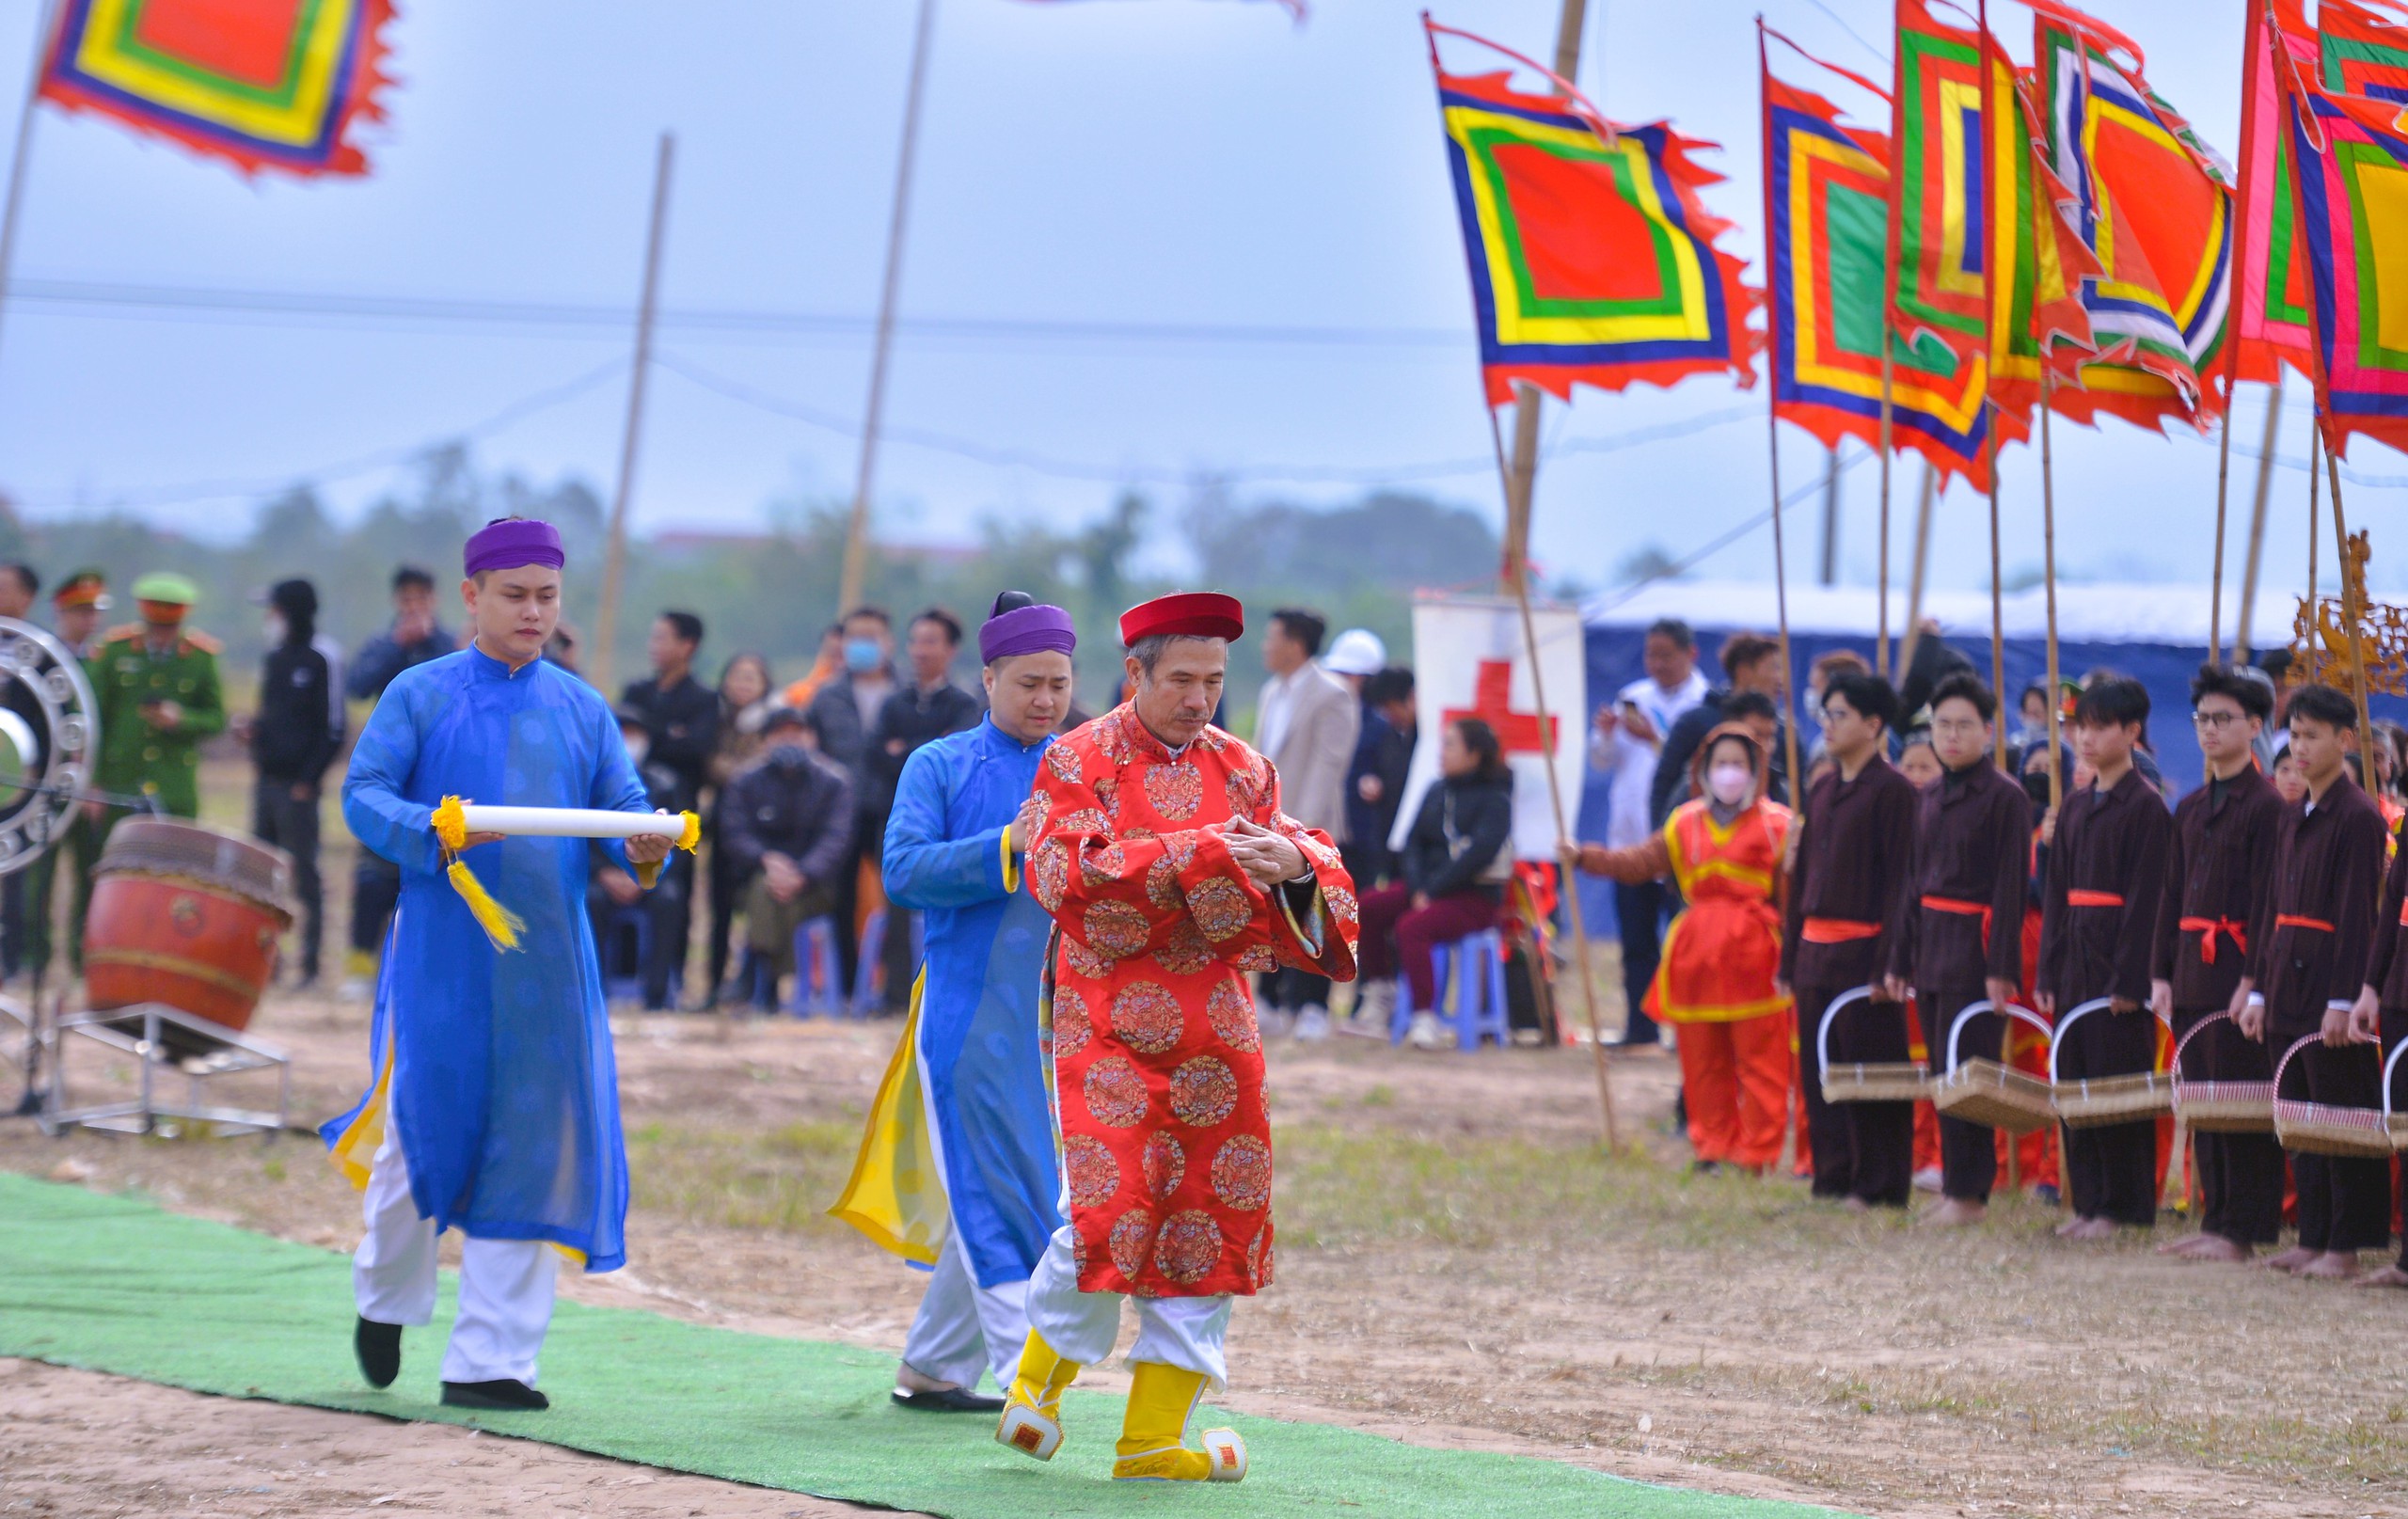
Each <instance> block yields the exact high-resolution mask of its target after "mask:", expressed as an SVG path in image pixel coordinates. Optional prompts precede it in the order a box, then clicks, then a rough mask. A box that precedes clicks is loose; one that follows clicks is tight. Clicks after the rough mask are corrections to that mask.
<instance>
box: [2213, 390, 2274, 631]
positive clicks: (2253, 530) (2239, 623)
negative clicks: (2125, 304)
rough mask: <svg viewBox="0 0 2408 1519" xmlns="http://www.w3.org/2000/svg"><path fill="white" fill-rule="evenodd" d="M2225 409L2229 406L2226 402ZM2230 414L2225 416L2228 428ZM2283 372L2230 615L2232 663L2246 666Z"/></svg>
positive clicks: (2270, 402)
mask: <svg viewBox="0 0 2408 1519" xmlns="http://www.w3.org/2000/svg"><path fill="white" fill-rule="evenodd" d="M2230 405H2231V403H2230V402H2226V407H2227V408H2229V407H2230ZM2231 415H2232V414H2231V412H2230V410H2229V409H2227V410H2226V413H2225V417H2226V423H2227V425H2229V423H2230V419H2231ZM2282 423H2283V371H2282V368H2281V367H2280V366H2277V367H2276V368H2275V370H2274V386H2273V390H2272V391H2270V392H2269V393H2268V395H2267V398H2266V436H2265V442H2264V444H2263V446H2262V447H2260V448H2259V450H2258V452H2257V497H2256V498H2255V499H2253V500H2252V501H2251V503H2250V507H2249V554H2248V557H2247V558H2245V559H2243V560H2242V562H2241V606H2240V609H2238V610H2237V611H2236V612H2235V614H2234V616H2233V628H2232V662H2233V663H2234V664H2236V665H2239V664H2243V663H2246V662H2247V661H2248V659H2249V657H2250V656H2251V655H2252V654H2254V653H2255V652H2256V651H2255V650H2254V649H2252V648H2251V647H2250V642H2249V635H2250V622H2251V617H2252V613H2253V612H2254V611H2255V610H2256V609H2257V566H2258V562H2259V561H2260V560H2262V559H2263V558H2264V557H2265V552H2266V504H2267V500H2268V498H2269V497H2270V496H2271V495H2272V493H2273V487H2274V447H2275V445H2276V444H2277V443H2279V442H2280V441H2281V439H2282Z"/></svg>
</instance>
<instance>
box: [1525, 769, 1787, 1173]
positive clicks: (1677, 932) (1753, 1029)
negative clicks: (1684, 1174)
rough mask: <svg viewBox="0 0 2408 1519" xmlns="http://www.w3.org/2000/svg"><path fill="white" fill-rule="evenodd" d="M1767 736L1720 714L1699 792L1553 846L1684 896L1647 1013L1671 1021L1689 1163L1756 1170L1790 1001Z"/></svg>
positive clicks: (1777, 1139) (1782, 1061)
mask: <svg viewBox="0 0 2408 1519" xmlns="http://www.w3.org/2000/svg"><path fill="white" fill-rule="evenodd" d="M1765 773H1766V741H1765V739H1763V738H1762V737H1760V736H1758V734H1757V732H1756V731H1755V730H1754V729H1752V728H1750V727H1748V726H1747V725H1745V724H1743V723H1736V722H1726V723H1723V724H1722V725H1721V726H1719V727H1718V728H1716V729H1714V730H1713V731H1712V732H1711V733H1709V734H1707V735H1706V736H1705V741H1704V742H1703V743H1702V744H1700V745H1699V746H1698V748H1697V757H1696V759H1695V761H1694V762H1693V774H1694V776H1695V783H1696V784H1697V786H1698V788H1699V789H1700V790H1701V791H1702V792H1703V795H1702V796H1700V797H1697V798H1696V799H1692V800H1689V801H1685V802H1683V803H1682V804H1681V805H1680V806H1678V807H1676V808H1674V809H1673V810H1672V815H1671V817H1670V818H1669V819H1667V820H1666V822H1665V824H1664V828H1663V831H1661V832H1659V833H1657V834H1656V835H1655V836H1654V837H1653V838H1650V839H1649V840H1648V841H1647V842H1646V843H1644V844H1640V845H1633V846H1631V847H1626V848H1620V849H1615V848H1608V847H1606V846H1604V845H1601V844H1586V845H1573V844H1570V843H1567V844H1565V845H1564V847H1563V859H1564V862H1565V863H1566V864H1567V865H1573V866H1576V867H1577V868H1579V869H1581V870H1585V871H1587V872H1588V873H1589V874H1591V875H1592V876H1607V877H1610V878H1613V879H1615V880H1618V881H1632V880H1655V879H1657V878H1660V877H1663V876H1666V875H1670V876H1671V878H1673V880H1674V881H1676V882H1677V883H1678V884H1679V886H1680V889H1681V896H1682V898H1683V900H1685V901H1687V903H1688V907H1687V909H1686V910H1684V911H1683V912H1682V913H1681V915H1680V916H1679V917H1677V918H1675V919H1673V920H1672V929H1671V934H1670V935H1668V936H1667V938H1666V939H1665V942H1664V951H1663V958H1662V960H1661V962H1660V963H1659V964H1658V965H1657V966H1656V980H1655V984H1654V985H1652V986H1650V987H1649V988H1648V989H1647V1012H1648V1015H1649V1016H1650V1017H1652V1018H1654V1019H1656V1021H1659V1022H1670V1023H1675V1024H1678V1025H1680V1039H1679V1046H1680V1056H1681V1085H1682V1090H1683V1092H1684V1094H1685V1096H1686V1100H1687V1107H1688V1118H1689V1147H1690V1149H1691V1150H1692V1151H1693V1152H1694V1153H1695V1155H1696V1163H1697V1167H1698V1169H1700V1170H1704V1171H1711V1170H1717V1169H1719V1168H1720V1167H1721V1166H1724V1165H1730V1166H1734V1167H1736V1168H1737V1169H1740V1170H1743V1171H1747V1172H1749V1173H1751V1174H1757V1175H1760V1174H1762V1173H1763V1172H1764V1171H1765V1170H1766V1168H1767V1167H1769V1166H1771V1165H1773V1164H1774V1163H1776V1162H1778V1161H1779V1160H1780V1159H1781V1146H1782V1139H1783V1138H1784V1137H1785V1136H1786V1135H1787V1133H1788V1127H1789V1100H1790V1080H1791V1072H1792V1062H1791V1058H1790V1048H1789V1046H1790V1038H1791V1032H1792V1027H1793V1023H1794V1020H1793V1019H1792V1017H1791V1009H1792V1005H1791V1001H1790V999H1789V997H1787V996H1786V995H1784V994H1783V992H1782V989H1781V988H1780V986H1779V985H1778V984H1777V976H1778V974H1779V972H1780V969H1781V907H1780V899H1781V895H1782V877H1781V861H1782V850H1783V848H1784V847H1786V845H1787V843H1788V839H1789V825H1790V812H1789V809H1788V808H1786V807H1784V806H1782V805H1781V804H1780V803H1779V802H1776V801H1770V800H1767V799H1765V798H1764V796H1763V788H1764V777H1765Z"/></svg>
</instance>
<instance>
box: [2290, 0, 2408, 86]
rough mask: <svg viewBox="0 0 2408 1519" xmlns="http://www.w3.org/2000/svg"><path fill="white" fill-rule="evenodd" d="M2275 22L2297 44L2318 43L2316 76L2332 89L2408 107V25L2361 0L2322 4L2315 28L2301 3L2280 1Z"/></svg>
mask: <svg viewBox="0 0 2408 1519" xmlns="http://www.w3.org/2000/svg"><path fill="white" fill-rule="evenodd" d="M2252 8H2253V9H2254V8H2255V6H2253V7H2252ZM2274 18H2275V24H2277V25H2279V26H2280V27H2281V28H2282V29H2283V31H2284V32H2286V33H2287V34H2289V36H2290V37H2291V38H2293V39H2308V40H2313V43H2314V54H2315V56H2316V59H2317V70H2316V75H2317V78H2318V79H2319V80H2320V81H2321V82H2322V84H2323V86H2324V87H2325V88H2326V89H2329V90H2331V91H2333V92H2334V93H2335V94H2337V95H2364V96H2366V97H2367V98H2368V99H2369V100H2378V101H2389V102H2391V103H2393V104H2395V105H2408V21H2403V20H2401V19H2400V18H2399V17H2397V16H2386V15H2384V14H2383V13H2382V12H2381V11H2376V10H2369V9H2368V8H2366V7H2365V6H2362V5H2359V4H2357V3H2356V0H2322V3H2321V4H2320V5H2319V6H2318V7H2317V8H2316V25H2315V26H2314V27H2313V28H2311V27H2309V25H2308V24H2307V20H2306V17H2305V15H2303V14H2302V13H2301V8H2300V4H2299V0H2276V3H2275V6H2274Z"/></svg>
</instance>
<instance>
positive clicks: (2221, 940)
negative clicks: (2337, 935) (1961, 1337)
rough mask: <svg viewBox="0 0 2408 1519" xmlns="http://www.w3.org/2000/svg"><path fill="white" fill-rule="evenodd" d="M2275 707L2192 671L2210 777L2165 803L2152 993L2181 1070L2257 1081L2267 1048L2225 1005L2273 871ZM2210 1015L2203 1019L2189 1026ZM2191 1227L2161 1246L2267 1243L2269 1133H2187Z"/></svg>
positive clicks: (2203, 1255) (2269, 697)
mask: <svg viewBox="0 0 2408 1519" xmlns="http://www.w3.org/2000/svg"><path fill="white" fill-rule="evenodd" d="M2273 708H2274V692H2273V688H2272V687H2270V686H2269V685H2267V683H2266V682H2264V681H2263V680H2257V679H2252V678H2251V677H2250V676H2248V675H2243V674H2239V673H2236V672H2233V671H2232V670H2230V669H2228V668H2226V667H2225V666H2222V665H2202V666H2200V667H2199V673H2198V674H2197V676H2195V677H2194V679H2193V680H2192V682H2191V720H2192V723H2193V726H2194V727H2195V728H2196V729H2197V731H2198V735H2199V749H2200V751H2201V752H2202V753H2203V754H2204V755H2205V757H2206V760H2207V767H2208V779H2207V783H2206V784H2205V785H2202V786H2201V787H2199V789H2197V790H2196V791H2194V792H2192V793H2191V794H2190V795H2189V796H2187V797H2185V798H2183V799H2182V801H2181V804H2180V805H2179V806H2178V807H2176V808H2175V809H2174V844H2173V847H2172V848H2171V849H2170V850H2169V851H2168V852H2167V854H2166V858H2165V889H2164V892H2163V894H2162V895H2161V897H2160V899H2159V907H2158V913H2157V965H2156V973H2155V979H2154V980H2153V981H2152V982H2151V983H2150V986H2149V997H2150V999H2151V1001H2152V1002H2154V1003H2155V1004H2156V1011H2157V1015H2158V1017H2160V1018H2162V1019H2163V1020H2164V1021H2165V1022H2166V1026H2167V1027H2169V1028H2171V1029H2172V1030H2173V1031H2174V1036H2175V1038H2176V1039H2177V1040H2180V1039H2183V1038H2186V1037H2187V1038H2189V1039H2190V1041H2191V1042H2190V1044H2189V1045H2188V1046H2187V1047H2185V1048H2183V1050H2182V1075H2183V1077H2184V1079H2186V1080H2191V1081H2201V1082H2263V1081H2266V1080H2268V1079H2269V1078H2270V1077H2271V1076H2272V1075H2273V1066H2271V1065H2269V1064H2268V1063H2267V1059H2266V1047H2265V1046H2264V1045H2262V1044H2258V1043H2255V1042H2253V1041H2251V1040H2249V1039H2246V1038H2243V1037H2242V1034H2241V1027H2240V1024H2239V1023H2238V1022H2237V1021H2235V1020H2234V1019H2233V1018H2232V1017H2231V1016H2230V1009H2231V1006H2232V992H2233V989H2234V988H2235V987H2237V986H2239V985H2240V984H2241V974H2242V961H2243V960H2244V959H2245V958H2246V957H2247V956H2248V953H2249V917H2250V913H2251V911H2252V910H2254V909H2255V908H2256V906H2257V897H2258V894H2260V892H2262V891H2263V890H2264V888H2265V884H2266V881H2267V880H2268V879H2269V878H2271V877H2272V876H2273V871H2274V832H2275V829H2276V828H2277V826H2278V825H2279V822H2280V820H2281V817H2282V813H2283V800H2282V798H2281V797H2280V796H2279V795H2277V794H2276V792H2275V790H2274V787H2273V783H2272V782H2270V781H2268V780H2267V779H2266V777H2265V775H2264V773H2263V772H2261V771H2260V770H2259V769H2258V768H2257V754H2256V752H2255V750H2254V746H2255V745H2256V743H2257V736H2258V735H2259V733H2260V732H2261V731H2263V729H2264V728H2265V725H2266V719H2267V717H2268V716H2269V715H2270V714H2271V713H2272V712H2273ZM2208 1020H2214V1022H2212V1023H2211V1024H2210V1026H2209V1027H2207V1028H2205V1029H2201V1030H2199V1032H2198V1033H2196V1034H2195V1035H2194V1034H2193V1032H2192V1031H2193V1030H2194V1029H2198V1027H2199V1024H2200V1023H2201V1022H2203V1021H2208ZM2191 1143H2192V1146H2193V1150H2192V1153H2193V1154H2194V1156H2196V1157H2197V1175H2198V1187H2199V1204H2200V1209H2199V1232H2198V1233H2196V1234H2194V1235H2190V1236H2188V1237H2186V1238H2183V1239H2179V1240H2173V1241H2169V1242H2166V1243H2164V1244H2162V1245H2160V1246H2159V1247H2158V1249H2159V1252H2160V1253H2161V1254H2163V1255H2174V1256H2181V1257H2184V1258H2189V1259H2194V1260H2246V1259H2248V1258H2249V1256H2250V1252H2251V1251H2252V1249H2253V1248H2254V1247H2256V1246H2257V1245H2261V1244H2272V1243H2273V1242H2274V1241H2275V1239H2276V1237H2277V1236H2278V1235H2279V1234H2280V1233H2281V1230H2282V1224H2283V1152H2282V1149H2281V1147H2278V1146H2277V1145H2276V1144H2275V1143H2274V1136H2273V1134H2271V1133H2263V1134H2228V1133H2202V1134H2194V1135H2193V1136H2192V1139H2191Z"/></svg>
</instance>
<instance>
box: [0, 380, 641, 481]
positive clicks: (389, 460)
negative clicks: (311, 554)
mask: <svg viewBox="0 0 2408 1519" xmlns="http://www.w3.org/2000/svg"><path fill="white" fill-rule="evenodd" d="M626 367H627V360H626V357H625V356H620V357H616V358H613V359H611V360H610V362H608V363H606V364H600V365H596V366H595V367H594V368H593V369H590V370H588V371H586V372H584V373H582V374H580V375H578V376H577V377H576V378H575V379H572V380H569V381H566V382H564V383H563V384H561V385H556V386H551V387H549V388H546V389H542V390H538V391H535V392H534V393H533V394H531V395H527V396H522V397H520V398H519V399H518V400H516V401H514V402H512V403H510V404H508V405H506V406H504V407H502V408H501V409H500V410H499V411H497V412H494V413H493V414H492V415H490V416H488V417H485V418H483V419H482V420H479V421H474V422H470V423H469V424H468V425H467V426H466V427H462V428H455V429H452V431H449V432H446V433H443V434H440V435H436V436H435V437H431V438H422V439H420V440H419V441H418V442H415V443H406V444H397V445H395V446H393V447H390V448H384V449H378V450H376V451H373V452H372V453H362V454H356V455H355V456H353V457H351V458H349V459H342V460H338V461H337V462H335V463H333V464H328V465H322V466H319V467H316V468H314V469H305V470H300V471H296V472H292V473H286V474H279V475H263V476H257V477H253V478H251V479H247V480H201V481H193V482H190V483H185V484H182V485H145V486H137V487H135V489H133V490H130V491H121V492H118V493H115V494H111V495H108V496H106V497H105V501H106V504H107V505H109V506H112V507H118V508H124V507H142V506H177V505H182V504H185V503H187V502H192V501H206V500H218V499H223V498H228V497H260V496H265V495H267V494H269V493H270V492H272V491H282V490H295V489H300V488H303V487H307V486H312V485H322V484H325V483H328V482H331V481H337V480H347V479H350V478H352V477H353V476H356V475H364V474H370V473H372V472H373V471H375V470H378V469H387V468H390V467H392V466H394V465H397V464H401V463H403V462H404V461H406V460H409V459H413V458H416V457H418V456H419V455H420V454H422V453H424V452H426V451H428V450H429V449H434V448H439V447H441V446H442V445H444V444H446V443H453V442H469V441H473V440H475V439H477V438H482V437H490V436H492V435H495V434H497V433H499V432H502V431H503V430H505V429H507V428H509V427H512V426H514V425H515V424H516V423H518V422H520V421H523V420H525V419H527V418H529V417H531V416H533V415H534V414H535V413H537V412H540V411H546V410H548V409H549V408H551V407H553V406H557V405H560V404H562V403H564V402H568V401H573V400H575V399H576V398H577V397H578V396H581V395H583V394H584V393H585V392H586V391H588V390H591V389H593V388H594V387H595V386H597V385H600V384H601V383H602V382H603V381H605V380H607V379H610V377H611V376H613V375H616V374H621V373H624V372H626ZM93 494H94V493H93V492H90V491H88V490H84V489H80V488H62V489H59V490H55V491H48V492H44V491H32V492H28V493H25V494H24V495H23V496H21V497H19V500H20V501H22V502H23V503H24V504H26V505H29V506H33V507H36V508H38V509H39V508H41V507H44V506H48V507H53V508H64V507H72V506H75V505H79V504H82V503H83V502H84V501H86V500H87V499H88V498H90V497H91V496H92V495H93Z"/></svg>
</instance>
